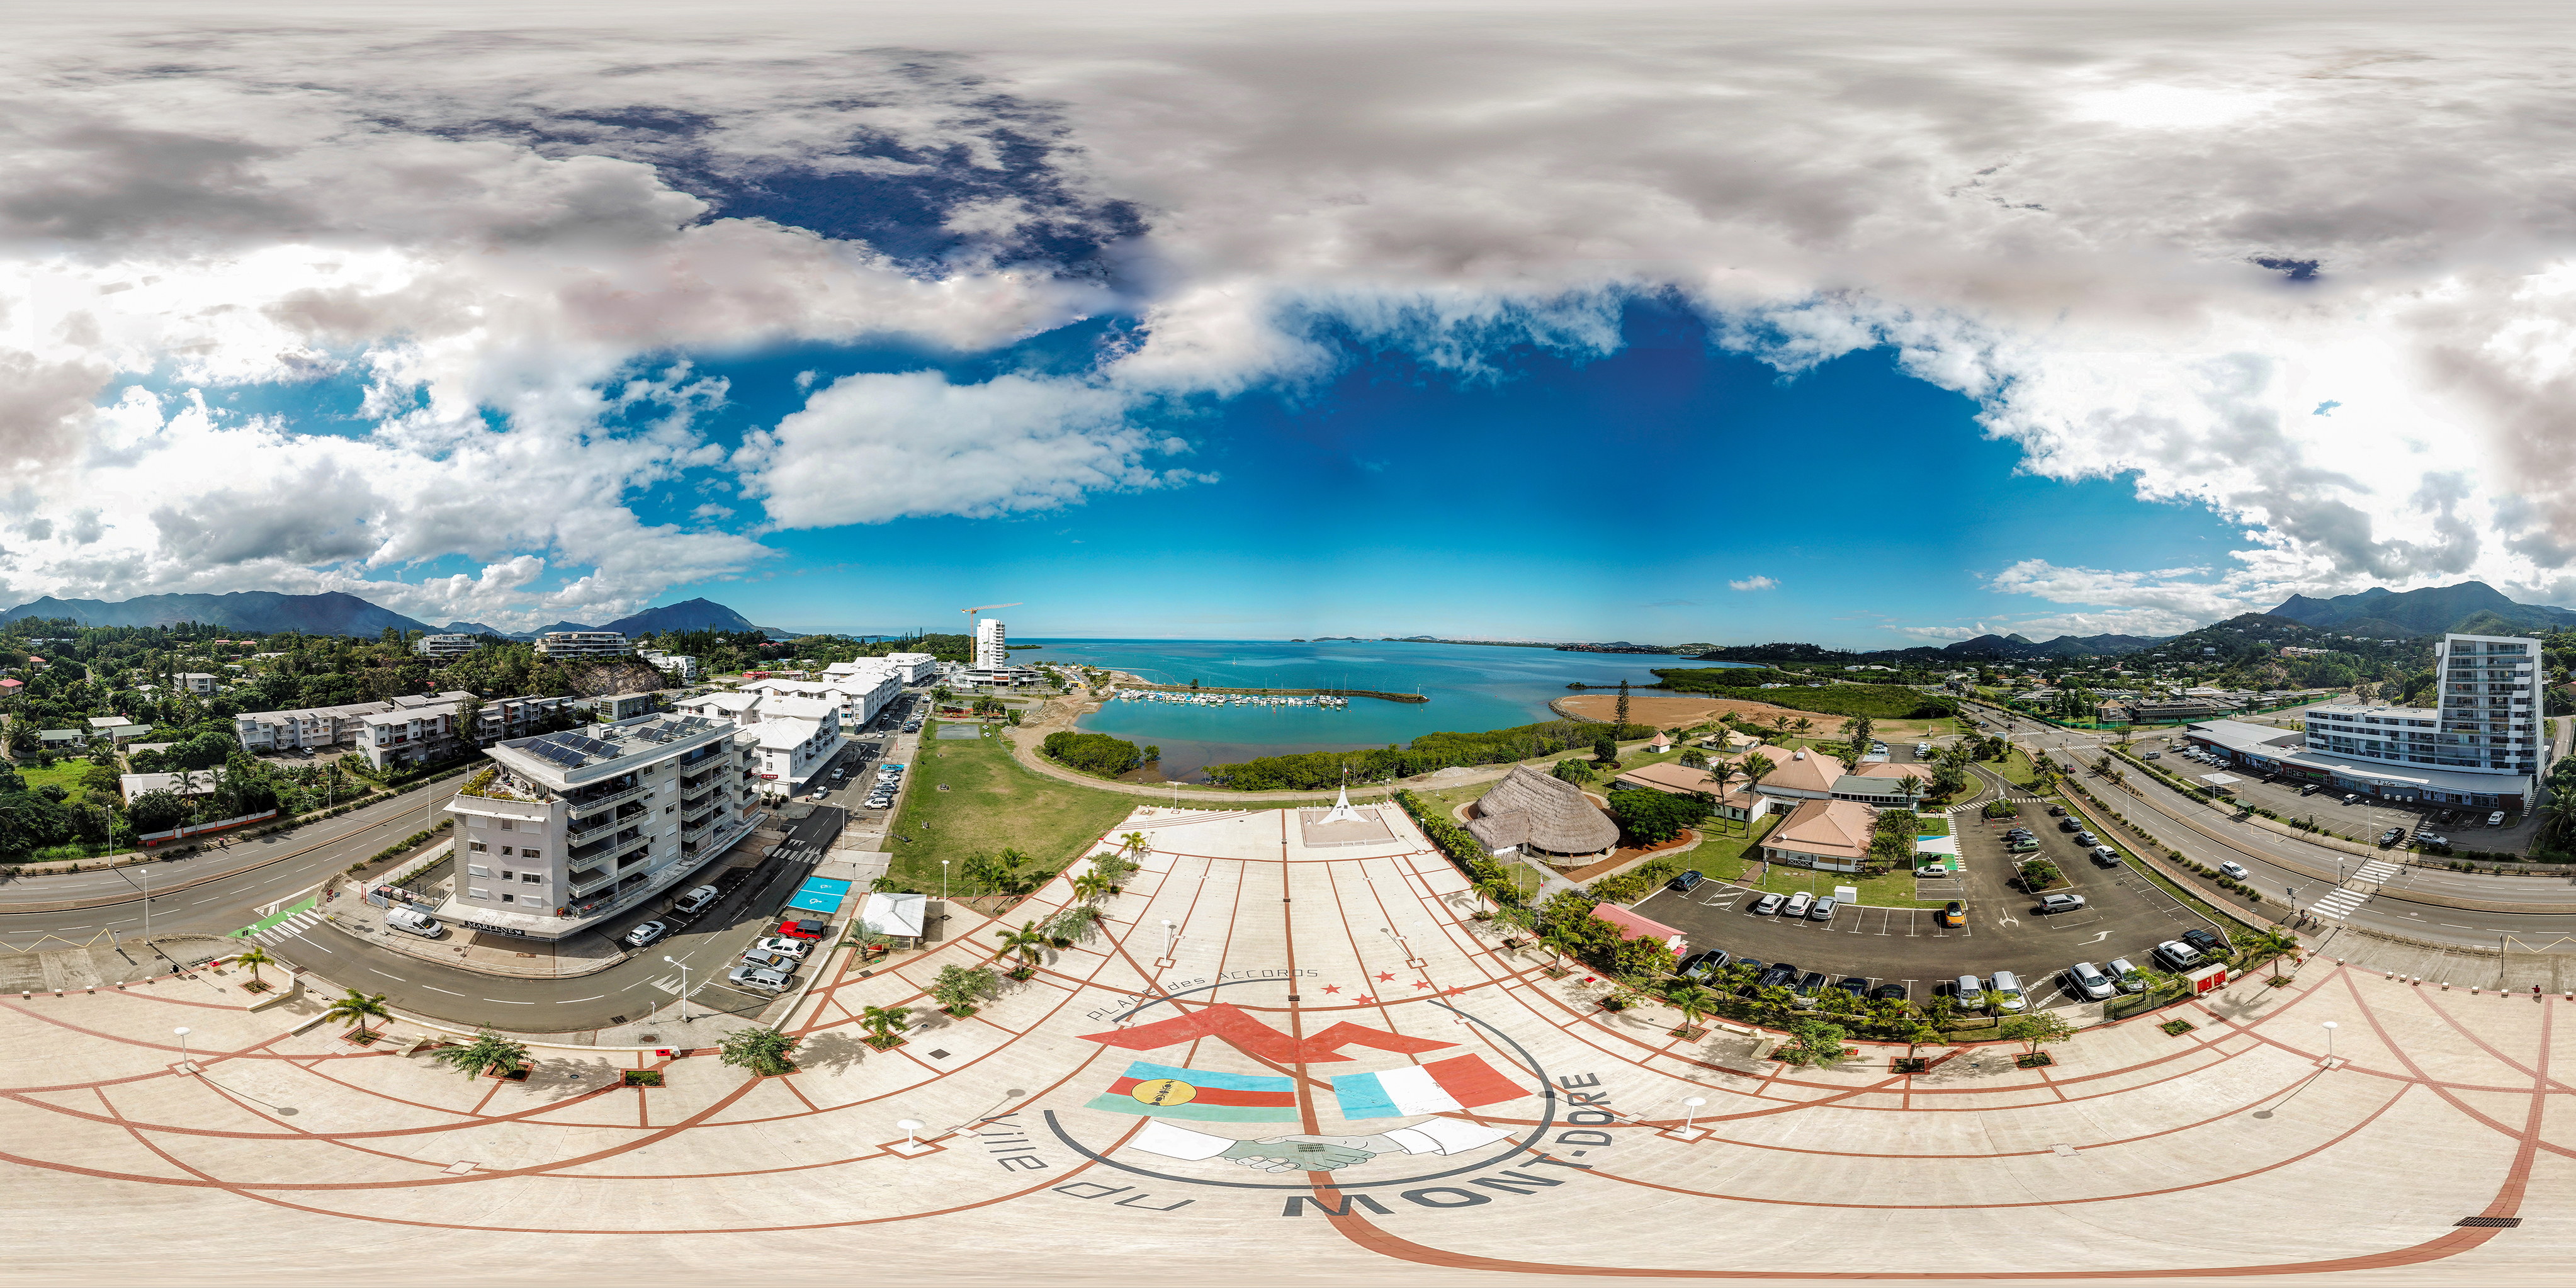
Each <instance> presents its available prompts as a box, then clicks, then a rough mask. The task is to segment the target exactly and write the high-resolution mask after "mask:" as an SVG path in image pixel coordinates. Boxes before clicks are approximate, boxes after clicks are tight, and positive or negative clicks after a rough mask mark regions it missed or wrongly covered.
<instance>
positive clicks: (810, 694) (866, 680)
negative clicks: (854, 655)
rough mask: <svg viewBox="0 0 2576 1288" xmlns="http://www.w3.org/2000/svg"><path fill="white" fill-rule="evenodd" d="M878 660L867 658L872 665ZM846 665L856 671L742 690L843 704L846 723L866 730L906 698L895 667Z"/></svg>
mask: <svg viewBox="0 0 2576 1288" xmlns="http://www.w3.org/2000/svg"><path fill="white" fill-rule="evenodd" d="M875 660H876V659H874V658H868V659H866V661H868V662H873V661H875ZM844 665H854V666H855V667H856V669H853V670H850V671H846V672H842V673H840V674H837V675H830V678H828V679H821V680H754V681H752V682H751V683H749V684H746V685H744V686H742V689H743V692H745V693H779V694H791V695H794V696H796V697H805V698H830V699H832V700H833V701H835V702H838V703H840V704H841V722H842V723H843V724H845V725H847V726H849V727H850V728H852V729H863V728H866V727H867V725H868V723H869V722H870V721H873V720H875V719H876V718H877V713H879V712H881V711H883V710H885V709H886V706H887V704H889V703H891V702H893V701H894V700H895V699H896V698H899V697H901V696H903V681H902V679H900V678H899V677H898V676H897V675H896V674H895V672H894V670H893V668H891V667H868V666H865V665H864V663H861V664H848V663H845V664H844ZM827 674H829V673H828V672H827Z"/></svg>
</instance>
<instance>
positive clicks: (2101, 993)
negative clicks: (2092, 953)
mask: <svg viewBox="0 0 2576 1288" xmlns="http://www.w3.org/2000/svg"><path fill="white" fill-rule="evenodd" d="M2066 982H2067V983H2069V984H2072V985H2074V986H2075V991H2076V992H2077V993H2079V994H2081V995H2082V996H2083V998H2084V1000H2085V1001H2088V1002H2107V1001H2109V1000H2111V996H2112V994H2114V993H2117V992H2119V991H2120V988H2119V985H2117V984H2114V983H2112V982H2111V979H2110V977H2109V976H2107V975H2104V974H2103V973H2102V972H2101V970H2100V968H2098V967H2096V966H2095V965H2094V964H2093V963H2091V962H2077V963H2075V964H2074V965H2072V966H2069V967H2067V968H2066Z"/></svg>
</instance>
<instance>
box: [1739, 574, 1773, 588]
mask: <svg viewBox="0 0 2576 1288" xmlns="http://www.w3.org/2000/svg"><path fill="white" fill-rule="evenodd" d="M1726 585H1727V588H1728V589H1730V590H1777V589H1779V587H1780V583H1779V582H1776V581H1773V580H1772V579H1770V578H1768V577H1763V576H1758V575H1757V576H1752V577H1747V578H1745V579H1744V580H1742V581H1730V582H1728V583H1726Z"/></svg>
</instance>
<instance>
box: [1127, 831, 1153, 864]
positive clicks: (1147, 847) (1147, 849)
mask: <svg viewBox="0 0 2576 1288" xmlns="http://www.w3.org/2000/svg"><path fill="white" fill-rule="evenodd" d="M1118 853H1119V854H1120V855H1122V856H1125V857H1129V858H1132V859H1136V860H1142V859H1143V858H1144V857H1145V856H1146V855H1148V854H1151V853H1153V842H1151V841H1149V840H1147V839H1146V837H1145V834H1144V833H1142V832H1129V833H1128V834H1127V835H1125V836H1122V837H1119V838H1118Z"/></svg>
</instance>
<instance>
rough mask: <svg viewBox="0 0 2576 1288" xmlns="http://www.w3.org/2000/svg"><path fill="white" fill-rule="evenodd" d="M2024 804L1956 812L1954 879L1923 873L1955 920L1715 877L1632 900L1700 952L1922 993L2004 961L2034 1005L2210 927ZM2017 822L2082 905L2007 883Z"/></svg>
mask: <svg viewBox="0 0 2576 1288" xmlns="http://www.w3.org/2000/svg"><path fill="white" fill-rule="evenodd" d="M2025 811H2026V814H2025V817H2024V818H2022V819H2007V820H1998V821H1995V822H1993V823H1986V822H1983V821H1981V820H1977V819H1973V818H1959V819H1956V820H1953V826H1954V827H1956V828H1957V829H1958V831H1959V848H1960V855H1961V858H1962V859H1963V861H1964V867H1965V871H1964V872H1963V873H1962V874H1961V877H1960V880H1958V881H1957V882H1955V883H1953V882H1919V883H1917V890H1918V894H1919V897H1922V898H1925V899H1932V898H1958V899H1960V900H1962V901H1963V902H1965V903H1966V904H1967V911H1968V924H1967V925H1965V926H1962V927H1958V928H1944V927H1943V926H1942V925H1941V924H1940V917H1939V910H1938V909H1933V908H1923V909H1910V908H1875V907H1856V908H1845V909H1842V910H1840V911H1838V912H1837V913H1836V914H1835V916H1834V919H1833V921H1832V922H1831V923H1826V922H1819V921H1810V920H1795V921H1793V920H1790V919H1788V918H1786V917H1782V916H1778V915H1776V914H1775V915H1772V916H1762V915H1758V914H1756V913H1754V912H1753V911H1752V909H1753V906H1754V904H1755V901H1756V899H1757V898H1758V896H1757V895H1755V894H1754V893H1753V892H1751V891H1748V890H1745V889H1744V888H1742V887H1740V886H1733V885H1724V884H1721V883H1717V882H1711V883H1708V884H1704V885H1702V886H1700V887H1699V888H1698V889H1696V890H1694V891H1692V892H1691V893H1689V894H1681V893H1678V892H1675V891H1673V890H1672V889H1671V888H1670V887H1669V886H1667V887H1666V888H1665V889H1664V890H1662V891H1659V892H1657V893H1656V894H1654V895H1651V896H1649V897H1647V898H1646V899H1644V900H1642V901H1640V902H1639V903H1638V904H1637V905H1636V908H1637V911H1638V912H1639V913H1641V914H1643V915H1645V916H1648V917H1652V918H1654V919H1655V920H1657V921H1661V922H1663V923H1665V924H1666V925H1669V926H1671V927H1673V928H1674V929H1676V930H1679V931H1681V932H1683V934H1685V935H1687V936H1688V937H1689V940H1690V947H1691V950H1692V951H1694V952H1696V951H1699V950H1702V949H1708V948H1722V949H1725V950H1726V951H1727V952H1729V953H1732V954H1734V955H1736V956H1738V957H1746V956H1750V957H1756V958H1760V959H1761V960H1763V961H1765V962H1770V963H1775V964H1777V963H1787V964H1791V965H1795V966H1796V967H1797V968H1798V969H1799V970H1800V971H1810V970H1813V971H1822V972H1824V974H1825V975H1826V977H1827V980H1828V982H1831V981H1834V980H1839V979H1842V978H1844V977H1845V976H1851V975H1857V976H1860V977H1862V978H1864V979H1866V980H1868V981H1869V983H1870V987H1872V988H1876V987H1877V986H1879V985H1881V984H1887V983H1897V984H1903V985H1905V988H1906V995H1907V996H1908V997H1909V998H1911V999H1912V1000H1914V1001H1917V1002H1920V1001H1922V1000H1924V999H1925V998H1927V997H1929V996H1931V995H1932V994H1933V993H1934V992H1936V991H1937V992H1948V991H1950V990H1951V989H1952V987H1953V986H1954V984H1955V981H1956V980H1957V978H1958V977H1959V976H1961V975H1977V976H1990V975H1992V974H1993V973H1994V972H1996V971H1998V970H2008V971H2012V972H2013V973H2015V974H2017V975H2019V976H2020V977H2021V980H2022V985H2023V988H2024V990H2025V991H2026V994H2027V995H2028V996H2029V997H2030V999H2031V1001H2032V1004H2033V1005H2038V1006H2048V1005H2055V1004H2057V1003H2059V1002H2061V1001H2072V1000H2075V999H2073V998H2072V997H2070V996H2067V995H2065V979H2064V976H2063V972H2064V971H2065V970H2066V968H2067V967H2069V966H2072V965H2074V964H2075V963H2076V962H2079V961H2090V962H2092V963H2093V964H2094V965H2096V966H2099V965H2101V964H2103V963H2104V962H2107V961H2109V960H2110V959H2112V958H2114V957H2126V958H2128V959H2129V961H2130V962H2131V963H2133V964H2135V965H2137V966H2140V967H2143V968H2148V969H2154V967H2153V964H2152V963H2151V962H2149V961H2148V960H2147V951H2148V950H2149V949H2151V948H2153V947H2154V946H2155V945H2156V944H2158V943H2161V942H2163V941H2164V940H2167V939H2172V938H2174V937H2175V936H2177V935H2179V934H2181V933H2182V932H2183V931H2184V930H2187V929H2192V928H2199V929H2212V928H2213V926H2212V923H2210V922H2209V921H2207V920H2206V919H2204V918H2203V917H2201V916H2200V915H2199V914H2198V913H2195V912H2193V911H2192V910H2191V909H2189V908H2187V907H2185V906H2183V905H2182V904H2181V903H2179V902H2178V901H2176V900H2175V899H2174V898H2173V896H2171V895H2169V894H2167V893H2165V891H2164V890H2163V889H2162V888H2160V887H2158V886H2156V885H2155V884H2154V883H2153V882H2150V881H2148V880H2146V879H2145V878H2143V877H2140V876H2138V875H2137V874H2135V873H2134V872H2132V871H2131V870H2130V869H2129V867H2128V865H2127V864H2125V863H2123V864H2121V865H2119V866H2117V867H2112V868H2104V867H2101V866H2098V865H2096V864H2094V863H2093V862H2092V861H2091V860H2090V859H2088V858H2086V857H2084V855H2083V852H2082V851H2080V850H2078V849H2077V848H2076V846H2075V843H2074V841H2073V840H2072V839H2071V838H2070V837H2069V836H2068V835H2067V834H2065V833H2062V832H2059V831H2057V830H2056V828H2055V827H2054V826H2053V823H2054V821H2055V820H2052V819H2049V818H2048V817H2047V816H2046V815H2045V814H2042V813H2039V811H2038V810H2037V809H2036V808H2034V807H2030V806H2025ZM2030 815H2036V817H2030ZM2016 824H2018V825H2021V826H2027V827H2030V828H2031V829H2032V830H2033V831H2036V832H2038V833H2039V834H2040V838H2041V839H2040V845H2041V852H2042V853H2043V854H2045V855H2047V856H2048V858H2049V859H2050V860H2052V861H2053V862H2055V863H2056V864H2057V866H2058V867H2059V869H2060V870H2061V871H2063V872H2064V873H2065V874H2066V876H2067V877H2068V879H2069V880H2070V881H2072V882H2073V884H2072V885H2071V886H2068V887H2062V888H2060V890H2059V891H2057V893H2071V894H2079V895H2082V896H2084V899H2085V906H2084V907H2083V908H2081V909H2079V910H2077V911H2075V912H2070V913H2058V914H2054V915H2043V914H2041V913H2040V912H2038V911H2037V904H2038V900H2037V899H2036V898H2034V897H2033V896H2031V895H2027V894H2024V893H2022V892H2021V891H2019V890H2017V889H2014V888H2012V886H2011V885H2009V884H2008V882H2009V881H2010V878H2011V877H2012V875H2013V873H2014V871H2015V864H2014V863H2013V861H2012V859H2011V858H2010V856H2007V855H2006V854H2005V853H2004V849H2003V840H2002V833H2003V831H2004V830H2005V829H2007V828H2009V827H2012V826H2015V825H2016ZM1833 880H1834V874H1832V873H1818V874H1817V886H1818V888H1819V889H1821V890H1826V891H1830V890H1831V889H1832V886H1833ZM1953 887H1955V889H1954V888H1953Z"/></svg>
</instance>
